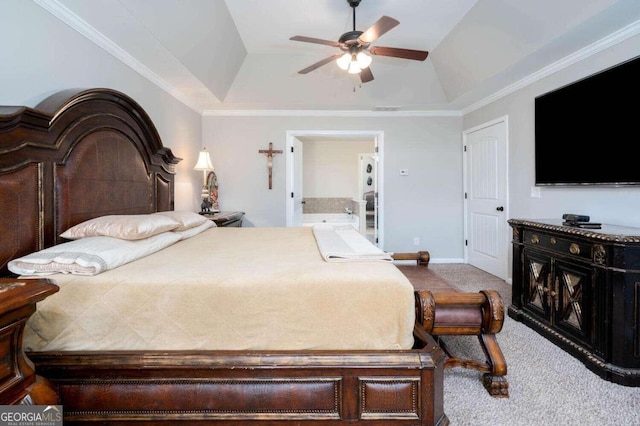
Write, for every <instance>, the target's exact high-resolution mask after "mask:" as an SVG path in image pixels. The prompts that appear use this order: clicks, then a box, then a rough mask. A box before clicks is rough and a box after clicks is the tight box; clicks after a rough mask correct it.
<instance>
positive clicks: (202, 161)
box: [193, 148, 213, 171]
mask: <svg viewBox="0 0 640 426" xmlns="http://www.w3.org/2000/svg"><path fill="white" fill-rule="evenodd" d="M193 170H204V171H207V170H213V164H211V157H210V156H209V152H208V151H207V149H206V148H202V151H200V154H199V155H198V162H197V163H196V166H195V167H194V168H193Z"/></svg>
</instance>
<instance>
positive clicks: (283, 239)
mask: <svg viewBox="0 0 640 426" xmlns="http://www.w3.org/2000/svg"><path fill="white" fill-rule="evenodd" d="M52 278H53V279H54V280H55V281H56V282H57V283H58V285H59V286H60V291H59V292H58V293H56V294H54V295H52V296H50V297H48V298H47V299H45V300H44V301H42V302H40V303H39V304H38V310H37V311H36V313H35V314H34V315H33V316H32V317H31V319H30V320H29V322H28V324H27V327H26V329H25V336H24V342H25V343H24V346H25V349H26V350H30V351H31V350H32V351H50V350H138V349H140V350H142V349H149V350H152V349H156V350H170V349H181V350H188V349H194V350H203V349H223V350H230V349H242V350H247V349H255V350H280V349H295V350H298V349H301V350H306V349H335V350H340V349H349V350H352V349H410V348H411V347H412V345H413V324H414V315H415V313H414V297H413V287H412V285H411V284H410V283H409V281H408V280H407V278H406V277H405V276H404V275H403V274H402V273H401V272H400V271H399V270H398V269H397V268H396V267H395V266H394V265H393V264H392V263H390V262H345V263H329V262H326V261H325V260H323V258H322V256H321V255H320V253H319V251H318V248H317V246H316V241H315V239H314V237H313V233H312V230H311V228H307V227H300V228H211V229H209V230H206V231H204V232H203V233H201V234H199V235H197V236H195V237H193V238H190V239H187V240H184V241H179V242H177V243H175V244H173V245H171V246H169V247H167V248H165V249H163V250H161V251H159V252H157V253H155V254H152V255H149V256H146V257H144V258H142V259H139V260H136V261H133V262H130V263H127V264H125V265H122V266H120V267H118V268H116V269H113V270H109V271H106V272H103V273H101V274H99V275H96V276H91V277H87V276H79V275H68V274H57V275H53V276H52Z"/></svg>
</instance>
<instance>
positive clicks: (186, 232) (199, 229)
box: [171, 219, 216, 240]
mask: <svg viewBox="0 0 640 426" xmlns="http://www.w3.org/2000/svg"><path fill="white" fill-rule="evenodd" d="M214 227H216V224H215V222H214V221H212V220H209V219H207V220H206V222H204V223H202V224H200V225H198V226H196V227H194V228H189V229H187V230H184V231H177V230H175V229H174V230H173V231H171V232H173V233H175V234H179V235H180V236H181V239H182V240H186V239H187V238H191V237H193V236H195V235H198V234H199V233H201V232H204V231H206V230H207V229H209V228H214Z"/></svg>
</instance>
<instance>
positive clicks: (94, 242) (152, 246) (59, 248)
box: [8, 232, 182, 276]
mask: <svg viewBox="0 0 640 426" xmlns="http://www.w3.org/2000/svg"><path fill="white" fill-rule="evenodd" d="M181 238H182V236H181V235H180V234H179V233H177V232H163V233H161V234H158V235H154V236H152V237H149V238H145V239H141V240H121V239H119V238H113V237H103V236H97V237H86V238H81V239H79V240H73V241H69V242H67V243H62V244H58V245H56V246H53V247H49V248H46V249H44V250H40V251H38V252H35V253H31V254H28V255H26V256H23V257H20V258H18V259H14V260H12V261H10V262H9V264H8V267H9V270H10V271H11V272H13V273H14V274H18V275H21V276H27V275H50V274H55V273H63V274H74V275H97V274H99V273H101V272H104V271H108V270H109V269H114V268H117V267H118V266H121V265H124V264H125V263H129V262H131V261H133V260H136V259H140V258H141V257H144V256H147V255H149V254H151V253H155V252H157V251H159V250H162V249H163V248H165V247H168V246H170V245H172V244H174V243H176V242H178V241H179V240H180V239H181Z"/></svg>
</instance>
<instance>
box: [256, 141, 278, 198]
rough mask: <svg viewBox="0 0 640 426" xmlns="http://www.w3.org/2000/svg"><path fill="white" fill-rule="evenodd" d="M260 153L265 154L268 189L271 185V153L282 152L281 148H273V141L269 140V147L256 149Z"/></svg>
mask: <svg viewBox="0 0 640 426" xmlns="http://www.w3.org/2000/svg"><path fill="white" fill-rule="evenodd" d="M258 152H259V153H260V154H266V155H267V168H268V169H269V189H271V187H272V180H271V179H272V178H271V175H272V173H271V170H272V169H273V154H282V150H281V149H273V143H272V142H269V149H260V150H258Z"/></svg>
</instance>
